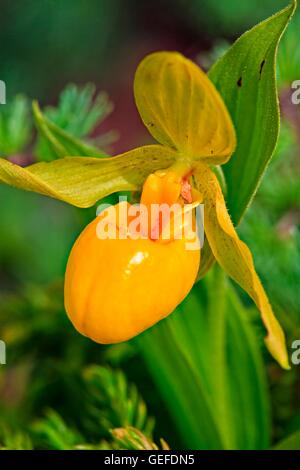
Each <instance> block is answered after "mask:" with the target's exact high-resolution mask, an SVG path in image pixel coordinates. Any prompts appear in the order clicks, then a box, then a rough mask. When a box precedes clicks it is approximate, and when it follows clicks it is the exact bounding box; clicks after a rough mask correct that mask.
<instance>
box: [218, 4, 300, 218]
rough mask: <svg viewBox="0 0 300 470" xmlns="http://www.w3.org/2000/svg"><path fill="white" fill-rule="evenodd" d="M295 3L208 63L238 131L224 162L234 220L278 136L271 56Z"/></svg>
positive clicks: (268, 158)
mask: <svg viewBox="0 0 300 470" xmlns="http://www.w3.org/2000/svg"><path fill="white" fill-rule="evenodd" d="M295 7H296V2H295V1H293V2H292V3H291V4H290V5H289V6H288V7H287V8H285V9H284V10H282V11H280V12H279V13H277V14H276V15H274V16H272V17H270V18H269V19H267V20H266V21H263V22H262V23H260V24H258V25H257V26H255V27H254V28H253V29H251V30H250V31H248V32H246V33H245V34H243V35H242V36H241V37H240V38H239V39H238V40H237V41H236V42H235V44H234V45H233V46H232V47H231V48H230V49H229V50H228V52H227V53H226V54H225V55H224V56H223V57H222V58H221V59H220V60H219V61H218V62H217V63H216V64H215V65H214V66H213V67H212V69H211V70H210V72H209V77H210V79H211V80H212V81H213V82H214V84H215V85H216V87H217V89H218V90H219V92H220V93H221V95H222V97H223V99H224V101H225V103H226V105H227V108H228V110H229V112H230V114H231V117H232V120H233V123H234V126H235V128H236V133H237V141H238V145H237V149H236V151H235V153H234V154H233V155H232V157H231V159H230V161H229V162H228V163H227V164H225V165H224V166H223V170H224V173H225V177H226V182H227V190H228V193H227V203H228V207H229V210H230V213H231V216H232V218H233V221H234V223H237V222H238V221H239V220H240V218H241V217H242V215H243V213H244V212H245V210H246V208H247V206H248V205H249V203H250V201H251V198H252V197H253V196H254V194H255V192H256V190H257V187H258V185H259V182H260V179H261V177H262V175H263V173H264V170H265V168H266V166H267V164H268V162H269V161H270V159H271V157H272V155H273V152H274V149H275V146H276V142H277V138H278V131H279V108H278V99H277V90H276V77H275V61H276V53H277V47H278V43H279V40H280V38H281V35H282V34H283V32H284V30H285V28H286V26H287V24H288V22H289V20H290V18H291V16H292V15H293V12H294V10H295Z"/></svg>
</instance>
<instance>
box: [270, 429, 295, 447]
mask: <svg viewBox="0 0 300 470" xmlns="http://www.w3.org/2000/svg"><path fill="white" fill-rule="evenodd" d="M273 450H300V431H296V432H294V433H293V434H291V435H290V436H288V437H286V438H285V439H283V440H282V441H280V442H278V444H276V445H275V446H274V447H273Z"/></svg>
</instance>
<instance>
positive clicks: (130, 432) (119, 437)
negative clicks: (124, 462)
mask: <svg viewBox="0 0 300 470" xmlns="http://www.w3.org/2000/svg"><path fill="white" fill-rule="evenodd" d="M112 436H113V437H114V438H115V440H116V442H117V444H118V445H119V446H120V449H125V450H159V447H158V446H157V445H156V444H155V443H154V442H152V441H151V440H150V439H149V438H148V437H147V436H145V435H144V434H143V433H142V432H141V431H139V430H138V429H135V428H133V427H127V428H119V429H113V431H112ZM160 443H161V448H162V450H169V446H168V444H167V443H166V442H165V441H164V440H163V439H161V441H160Z"/></svg>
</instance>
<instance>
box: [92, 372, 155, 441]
mask: <svg viewBox="0 0 300 470" xmlns="http://www.w3.org/2000/svg"><path fill="white" fill-rule="evenodd" d="M84 376H85V380H86V381H87V383H88V399H89V402H90V407H89V414H90V420H91V426H92V425H93V426H99V425H100V427H101V428H103V429H113V428H117V427H122V428H123V427H127V426H132V427H135V428H138V429H140V430H141V431H143V432H144V433H145V434H146V435H148V436H151V435H152V431H153V428H154V421H153V419H151V418H148V416H147V407H146V405H145V402H144V401H143V399H142V398H141V397H140V396H139V394H138V391H137V389H136V387H135V386H134V385H133V384H128V383H127V380H126V377H125V375H124V374H123V372H122V371H121V370H118V371H112V370H110V369H108V368H107V367H99V366H91V367H89V368H88V369H87V370H86V371H85V375H84ZM99 409H102V410H103V411H102V413H101V415H100V414H99Z"/></svg>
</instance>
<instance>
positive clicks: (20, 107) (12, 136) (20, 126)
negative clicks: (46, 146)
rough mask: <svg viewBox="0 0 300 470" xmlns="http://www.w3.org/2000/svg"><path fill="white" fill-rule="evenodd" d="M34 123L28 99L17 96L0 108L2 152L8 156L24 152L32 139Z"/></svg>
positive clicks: (0, 146)
mask: <svg viewBox="0 0 300 470" xmlns="http://www.w3.org/2000/svg"><path fill="white" fill-rule="evenodd" d="M31 131H32V122H31V119H30V115H29V104H28V100H27V98H25V97H24V96H22V95H17V96H16V97H15V98H14V99H13V100H12V101H11V102H10V103H8V104H6V105H5V106H0V152H1V153H2V154H4V155H6V156H8V155H14V154H16V153H18V152H21V151H22V150H24V148H25V146H26V145H27V144H28V142H29V140H30V138H31Z"/></svg>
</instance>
